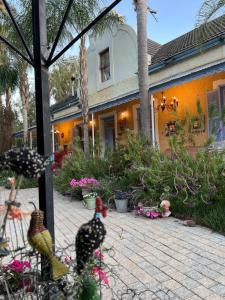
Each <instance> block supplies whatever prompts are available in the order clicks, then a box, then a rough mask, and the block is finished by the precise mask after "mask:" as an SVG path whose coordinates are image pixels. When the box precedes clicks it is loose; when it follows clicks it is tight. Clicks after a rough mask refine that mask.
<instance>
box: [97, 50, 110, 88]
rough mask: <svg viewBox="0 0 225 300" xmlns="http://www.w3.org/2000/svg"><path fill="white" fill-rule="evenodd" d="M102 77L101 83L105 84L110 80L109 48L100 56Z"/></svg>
mask: <svg viewBox="0 0 225 300" xmlns="http://www.w3.org/2000/svg"><path fill="white" fill-rule="evenodd" d="M99 55H100V76H101V82H105V81H107V80H109V79H110V59H109V48H107V49H105V50H104V51H102V52H101V53H100V54H99Z"/></svg>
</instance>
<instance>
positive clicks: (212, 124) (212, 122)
mask: <svg viewBox="0 0 225 300" xmlns="http://www.w3.org/2000/svg"><path fill="white" fill-rule="evenodd" d="M222 103H223V102H222V101H221V99H220V95H219V91H218V89H217V90H215V91H211V92H208V93H207V106H208V130H209V135H211V134H213V135H215V136H216V142H220V141H223V140H224V135H223V124H222V122H221V104H222Z"/></svg>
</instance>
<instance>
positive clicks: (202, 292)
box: [192, 285, 212, 299]
mask: <svg viewBox="0 0 225 300" xmlns="http://www.w3.org/2000/svg"><path fill="white" fill-rule="evenodd" d="M192 292H193V293H195V294H197V295H198V296H199V297H202V298H203V299H206V297H208V296H210V295H211V294H212V291H211V290H210V289H207V288H206V287H204V286H203V285H200V286H198V287H196V288H194V289H192Z"/></svg>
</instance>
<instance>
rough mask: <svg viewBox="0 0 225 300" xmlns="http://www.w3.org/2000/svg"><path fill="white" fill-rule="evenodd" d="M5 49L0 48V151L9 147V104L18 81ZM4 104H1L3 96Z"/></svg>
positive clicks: (10, 120)
mask: <svg viewBox="0 0 225 300" xmlns="http://www.w3.org/2000/svg"><path fill="white" fill-rule="evenodd" d="M7 54H8V53H7V51H6V49H2V48H1V49H0V141H1V142H0V153H2V152H4V151H6V150H8V149H10V148H11V144H12V131H13V120H14V113H13V111H12V106H11V93H12V92H13V91H14V89H15V87H16V86H17V83H18V72H17V69H16V68H14V66H9V57H8V55H7ZM2 96H4V99H5V105H3V97H2Z"/></svg>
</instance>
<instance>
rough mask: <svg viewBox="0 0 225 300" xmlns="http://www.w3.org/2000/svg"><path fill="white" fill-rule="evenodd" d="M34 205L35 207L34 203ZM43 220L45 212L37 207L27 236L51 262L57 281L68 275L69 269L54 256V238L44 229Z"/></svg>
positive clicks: (36, 248)
mask: <svg viewBox="0 0 225 300" xmlns="http://www.w3.org/2000/svg"><path fill="white" fill-rule="evenodd" d="M30 203H32V202H30ZM32 204H33V205H34V203H32ZM34 207H35V205H34ZM43 220H44V212H43V211H41V210H38V209H37V208H36V207H35V210H34V211H33V212H32V214H31V220H30V227H29V229H28V234H27V237H28V242H29V244H30V245H31V246H32V247H33V248H34V249H35V250H37V251H38V253H40V254H42V255H44V256H45V257H46V258H47V259H48V260H49V262H50V264H51V275H52V279H53V280H57V279H60V278H61V277H62V276H64V275H66V274H67V273H68V268H67V267H66V266H65V265H64V264H63V263H62V262H60V261H59V260H58V258H57V257H56V256H54V255H53V252H52V237H51V235H50V232H49V231H48V230H47V229H46V228H45V227H44V225H43Z"/></svg>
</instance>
